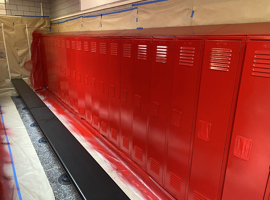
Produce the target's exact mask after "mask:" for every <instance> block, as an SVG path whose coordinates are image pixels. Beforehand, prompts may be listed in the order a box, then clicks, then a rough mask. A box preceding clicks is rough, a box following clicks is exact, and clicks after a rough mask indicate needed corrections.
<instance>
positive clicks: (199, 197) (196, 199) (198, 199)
mask: <svg viewBox="0 0 270 200" xmlns="http://www.w3.org/2000/svg"><path fill="white" fill-rule="evenodd" d="M194 200H209V199H208V198H206V197H204V196H203V195H201V194H200V193H199V192H196V191H195V192H194Z"/></svg>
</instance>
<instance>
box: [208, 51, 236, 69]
mask: <svg viewBox="0 0 270 200" xmlns="http://www.w3.org/2000/svg"><path fill="white" fill-rule="evenodd" d="M231 56H232V50H231V49H226V48H212V49H211V55H210V67H209V68H210V69H212V70H218V71H224V72H228V71H229V67H230V64H231Z"/></svg>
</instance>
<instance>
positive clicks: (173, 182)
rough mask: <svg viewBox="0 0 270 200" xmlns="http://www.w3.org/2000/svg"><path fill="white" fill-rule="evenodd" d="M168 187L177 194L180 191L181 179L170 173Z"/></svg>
mask: <svg viewBox="0 0 270 200" xmlns="http://www.w3.org/2000/svg"><path fill="white" fill-rule="evenodd" d="M170 186H172V187H173V188H174V189H176V190H177V191H178V192H180V191H181V178H179V177H178V176H176V175H175V174H174V173H172V172H170Z"/></svg>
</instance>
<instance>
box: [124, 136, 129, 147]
mask: <svg viewBox="0 0 270 200" xmlns="http://www.w3.org/2000/svg"><path fill="white" fill-rule="evenodd" d="M123 147H125V148H126V149H127V150H129V139H127V138H126V137H125V136H123Z"/></svg>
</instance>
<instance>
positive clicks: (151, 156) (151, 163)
mask: <svg viewBox="0 0 270 200" xmlns="http://www.w3.org/2000/svg"><path fill="white" fill-rule="evenodd" d="M151 56H152V69H151V91H150V101H149V109H148V110H149V111H148V120H149V125H148V126H149V128H148V129H149V130H148V133H147V173H148V174H150V175H151V176H152V177H154V179H156V180H157V181H158V182H159V183H160V184H161V185H162V184H163V176H164V170H165V162H164V161H165V152H166V147H165V145H166V134H167V133H168V126H167V125H168V110H169V100H170V97H171V84H172V71H173V65H174V38H169V37H168V38H167V37H166V38H165V37H163V38H153V41H152V54H151Z"/></svg>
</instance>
